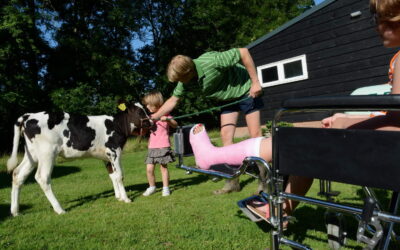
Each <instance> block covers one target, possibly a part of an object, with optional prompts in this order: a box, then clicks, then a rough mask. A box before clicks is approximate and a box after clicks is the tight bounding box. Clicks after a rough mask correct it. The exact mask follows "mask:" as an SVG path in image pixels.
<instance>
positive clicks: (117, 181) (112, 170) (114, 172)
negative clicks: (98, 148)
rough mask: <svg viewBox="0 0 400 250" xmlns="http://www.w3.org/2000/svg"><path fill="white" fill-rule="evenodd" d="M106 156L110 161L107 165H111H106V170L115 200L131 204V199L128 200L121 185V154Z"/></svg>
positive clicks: (110, 153) (111, 153)
mask: <svg viewBox="0 0 400 250" xmlns="http://www.w3.org/2000/svg"><path fill="white" fill-rule="evenodd" d="M107 156H108V158H109V160H110V163H109V164H111V167H110V165H108V167H107V170H108V172H109V176H110V179H111V181H112V184H113V187H114V192H115V198H117V199H118V200H120V201H124V202H126V203H129V202H131V199H129V198H128V195H127V194H126V191H125V187H124V183H123V179H124V177H123V173H122V168H121V163H120V157H121V152H120V151H118V152H116V153H114V152H109V153H108V154H107Z"/></svg>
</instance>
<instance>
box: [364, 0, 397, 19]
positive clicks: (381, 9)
mask: <svg viewBox="0 0 400 250" xmlns="http://www.w3.org/2000/svg"><path fill="white" fill-rule="evenodd" d="M369 7H370V10H371V13H372V14H373V15H376V18H378V19H379V20H380V21H388V22H399V21H400V0H370V2H369Z"/></svg>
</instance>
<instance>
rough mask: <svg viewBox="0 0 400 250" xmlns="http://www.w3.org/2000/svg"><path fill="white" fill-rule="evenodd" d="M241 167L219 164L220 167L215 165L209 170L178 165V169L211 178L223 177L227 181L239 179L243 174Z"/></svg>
mask: <svg viewBox="0 0 400 250" xmlns="http://www.w3.org/2000/svg"><path fill="white" fill-rule="evenodd" d="M242 166H243V165H241V166H232V165H227V164H218V165H213V166H211V167H210V168H209V169H201V168H198V167H188V166H185V165H177V167H178V168H182V169H185V170H187V171H190V172H195V173H201V174H206V175H211V176H217V177H222V178H226V179H232V178H235V177H237V176H238V175H240V174H241V171H240V169H241V167H242Z"/></svg>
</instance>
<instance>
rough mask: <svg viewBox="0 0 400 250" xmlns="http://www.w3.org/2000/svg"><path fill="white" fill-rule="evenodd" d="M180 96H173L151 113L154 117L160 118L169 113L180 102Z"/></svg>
mask: <svg viewBox="0 0 400 250" xmlns="http://www.w3.org/2000/svg"><path fill="white" fill-rule="evenodd" d="M178 102H179V98H178V97H176V96H171V97H170V98H169V99H168V100H167V101H165V103H164V104H163V105H162V106H161V107H160V109H159V110H158V111H157V112H155V113H154V114H152V115H151V118H152V119H155V120H157V119H160V118H161V116H163V115H166V114H169V113H170V112H171V111H172V110H173V109H174V108H175V106H176V105H177V104H178Z"/></svg>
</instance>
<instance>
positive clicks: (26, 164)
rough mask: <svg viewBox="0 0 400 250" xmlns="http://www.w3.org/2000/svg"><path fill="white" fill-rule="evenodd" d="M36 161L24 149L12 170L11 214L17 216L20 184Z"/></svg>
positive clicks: (30, 171)
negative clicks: (21, 157)
mask: <svg viewBox="0 0 400 250" xmlns="http://www.w3.org/2000/svg"><path fill="white" fill-rule="evenodd" d="M35 166H36V162H35V160H34V159H33V158H32V156H31V155H30V153H29V151H27V150H26V149H25V155H24V158H23V160H22V162H21V163H20V164H19V165H18V167H17V168H15V169H14V171H13V180H12V189H11V215H12V216H17V215H18V213H19V194H20V191H21V186H22V185H23V184H24V182H25V180H26V178H27V177H28V176H29V174H30V173H32V170H33V169H34V168H35Z"/></svg>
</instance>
